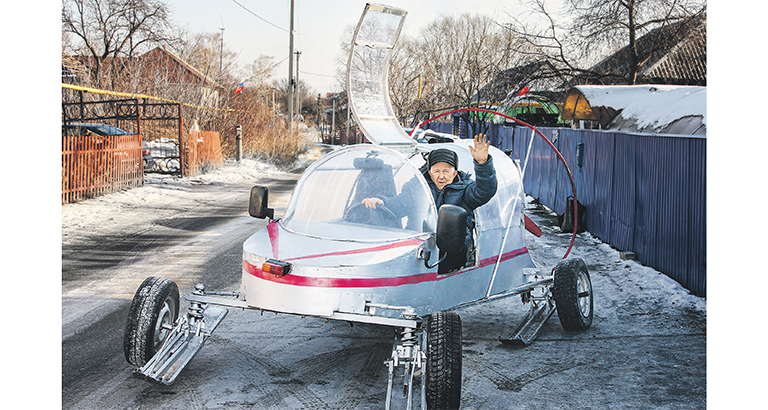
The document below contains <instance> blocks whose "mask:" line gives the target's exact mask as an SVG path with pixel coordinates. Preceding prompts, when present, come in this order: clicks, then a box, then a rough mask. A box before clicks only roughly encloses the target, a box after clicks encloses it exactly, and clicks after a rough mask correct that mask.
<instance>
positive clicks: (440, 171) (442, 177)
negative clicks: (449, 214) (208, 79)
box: [429, 162, 458, 191]
mask: <svg viewBox="0 0 768 410" xmlns="http://www.w3.org/2000/svg"><path fill="white" fill-rule="evenodd" d="M456 174H458V171H456V170H455V169H453V167H452V166H451V165H450V164H448V163H447V162H438V163H436V164H435V165H432V168H430V169H429V176H430V178H432V182H434V183H435V185H437V190H438V191H442V190H443V188H445V186H446V185H448V184H450V183H451V182H453V179H454V178H456Z"/></svg>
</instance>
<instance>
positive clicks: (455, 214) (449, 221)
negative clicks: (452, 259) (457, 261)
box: [437, 204, 467, 253]
mask: <svg viewBox="0 0 768 410" xmlns="http://www.w3.org/2000/svg"><path fill="white" fill-rule="evenodd" d="M466 235H467V211H466V210H465V209H464V208H462V207H460V206H456V205H451V204H443V205H442V206H440V210H439V211H438V213H437V247H438V248H440V250H441V251H443V252H445V253H459V252H464V251H465V246H466V244H465V243H464V242H465V240H466Z"/></svg>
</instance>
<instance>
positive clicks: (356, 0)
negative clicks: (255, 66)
mask: <svg viewBox="0 0 768 410" xmlns="http://www.w3.org/2000/svg"><path fill="white" fill-rule="evenodd" d="M168 3H169V4H170V5H171V7H172V9H173V14H172V18H173V20H174V21H175V23H176V24H177V25H179V26H180V27H186V28H187V29H188V30H190V31H191V32H211V33H218V32H220V29H221V27H224V43H225V45H226V46H228V47H229V49H230V50H231V51H233V52H235V53H238V54H239V57H238V63H239V64H240V65H241V66H245V65H246V64H248V63H250V62H252V61H253V60H254V59H256V58H257V57H258V56H259V55H262V54H264V55H268V56H272V57H274V59H275V61H276V62H277V61H282V60H284V59H286V58H287V56H288V52H289V46H288V41H289V35H288V27H289V14H290V13H289V12H290V0H169V1H168ZM366 3H368V1H367V0H295V5H294V7H295V9H294V16H295V17H294V18H295V19H294V30H295V37H294V50H295V51H301V57H300V65H299V68H300V71H301V72H300V74H299V78H300V79H301V80H303V81H306V82H308V83H309V84H310V85H311V86H313V87H314V88H315V91H317V92H322V93H325V92H330V91H339V90H338V87H337V86H336V80H335V78H334V76H335V61H336V57H337V55H338V53H339V50H340V43H341V39H342V36H343V34H344V31H345V29H346V28H347V27H349V26H350V25H351V26H355V25H357V22H358V20H359V19H360V15H361V14H362V12H363V9H364V7H365V4H366ZM381 3H384V4H387V5H390V6H393V7H398V8H402V9H404V10H406V11H407V12H408V17H407V18H406V22H405V26H404V28H403V31H404V33H406V34H408V35H415V34H416V33H418V31H419V29H420V28H421V27H423V26H424V25H425V24H427V23H429V22H431V21H433V20H434V19H435V18H437V17H438V16H440V15H459V14H462V13H477V14H481V15H486V16H489V17H492V18H494V19H497V20H505V19H506V16H507V13H515V12H517V13H520V12H521V11H524V10H521V9H522V7H521V6H520V3H519V2H518V1H514V0H512V1H510V0H482V1H478V0H388V1H382V2H381ZM254 14H256V15H257V16H258V17H257V16H255V15H254ZM275 76H276V77H278V78H282V77H288V62H287V60H286V61H284V62H283V63H282V64H280V65H279V66H278V67H277V68H276V70H275Z"/></svg>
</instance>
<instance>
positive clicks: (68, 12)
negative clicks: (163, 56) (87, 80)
mask: <svg viewBox="0 0 768 410" xmlns="http://www.w3.org/2000/svg"><path fill="white" fill-rule="evenodd" d="M168 18H169V9H168V6H167V5H166V4H165V2H164V1H163V0H64V1H63V3H62V12H61V21H62V31H63V33H70V34H71V35H72V36H73V37H74V39H72V40H73V41H72V42H71V45H70V46H71V47H73V48H74V50H73V51H75V52H78V53H79V54H81V55H84V56H87V57H90V61H88V64H87V65H88V66H89V67H90V69H91V76H92V79H93V85H94V86H96V87H114V85H115V84H116V83H117V82H118V81H119V79H120V77H121V76H122V75H124V74H125V72H126V70H127V68H126V67H128V65H129V63H130V61H131V59H132V58H133V57H135V56H136V55H137V54H139V53H142V52H144V51H147V50H149V49H151V48H152V47H155V46H157V45H159V44H161V43H162V42H163V41H164V40H165V39H166V33H167V32H168V30H169V28H170V23H169V19H168Z"/></svg>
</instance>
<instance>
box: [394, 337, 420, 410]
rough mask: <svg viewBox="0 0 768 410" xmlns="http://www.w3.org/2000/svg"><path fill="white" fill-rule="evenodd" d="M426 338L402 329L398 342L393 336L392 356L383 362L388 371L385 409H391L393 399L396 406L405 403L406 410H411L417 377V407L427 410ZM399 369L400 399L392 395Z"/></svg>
mask: <svg viewBox="0 0 768 410" xmlns="http://www.w3.org/2000/svg"><path fill="white" fill-rule="evenodd" d="M426 350H427V346H426V337H425V335H424V332H423V331H418V330H416V329H415V328H405V329H403V332H402V336H401V338H400V339H399V340H398V336H397V335H396V336H395V341H394V343H393V345H392V356H390V358H389V360H387V361H386V362H384V364H385V365H386V366H387V368H388V370H389V376H388V379H387V399H386V402H385V406H384V407H385V409H386V410H390V409H391V408H392V403H393V399H394V401H395V402H396V403H397V404H401V402H402V401H403V400H404V401H405V408H406V410H411V409H412V407H413V381H414V380H413V379H414V378H415V377H418V378H420V379H421V382H420V386H419V393H420V396H421V397H420V399H419V407H420V408H421V409H422V410H426V408H427V395H426V377H425V376H426V370H427V355H426V353H425V352H426ZM400 367H402V368H403V370H402V376H401V377H402V380H403V394H402V397H397V395H393V391H394V379H395V373H396V372H397V369H399V368H400Z"/></svg>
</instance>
